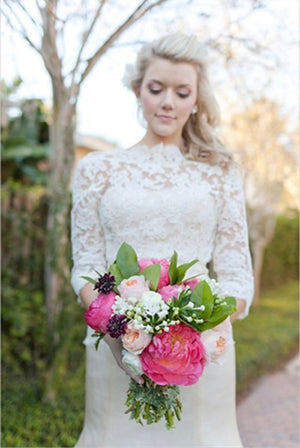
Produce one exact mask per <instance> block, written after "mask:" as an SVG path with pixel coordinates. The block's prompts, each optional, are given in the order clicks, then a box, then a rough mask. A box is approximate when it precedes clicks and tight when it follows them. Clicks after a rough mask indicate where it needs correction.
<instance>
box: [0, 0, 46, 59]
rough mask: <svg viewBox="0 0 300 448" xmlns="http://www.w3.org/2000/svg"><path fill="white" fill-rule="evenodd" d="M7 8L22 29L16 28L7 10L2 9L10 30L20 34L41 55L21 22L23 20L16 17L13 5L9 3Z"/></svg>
mask: <svg viewBox="0 0 300 448" xmlns="http://www.w3.org/2000/svg"><path fill="white" fill-rule="evenodd" d="M6 6H7V8H8V9H9V10H10V12H11V13H12V14H13V16H14V18H15V19H16V21H17V22H18V24H19V26H20V28H16V26H15V25H14V24H13V23H12V21H11V19H10V17H9V16H8V14H6V12H5V10H3V9H2V14H3V15H4V16H5V18H6V20H7V23H8V25H9V26H10V28H11V29H12V30H14V31H16V32H17V33H18V34H20V36H21V37H22V38H23V39H25V40H26V41H27V42H28V43H29V45H30V46H31V47H32V48H33V49H34V50H35V51H37V52H38V53H39V54H41V50H40V49H39V48H38V47H37V46H36V45H35V44H34V43H33V41H32V40H31V39H30V37H29V36H28V34H27V33H26V30H25V28H24V26H23V24H22V22H21V20H20V19H19V17H18V16H17V15H16V13H15V11H14V9H13V8H12V7H11V5H10V4H9V3H6Z"/></svg>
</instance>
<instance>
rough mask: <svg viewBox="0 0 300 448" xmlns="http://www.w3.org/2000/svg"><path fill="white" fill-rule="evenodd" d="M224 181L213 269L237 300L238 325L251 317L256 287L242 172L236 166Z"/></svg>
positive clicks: (232, 318)
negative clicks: (249, 315) (240, 321)
mask: <svg viewBox="0 0 300 448" xmlns="http://www.w3.org/2000/svg"><path fill="white" fill-rule="evenodd" d="M222 179H223V184H222V187H221V191H220V203H219V212H218V223H217V232H216V236H215V245H214V252H213V267H214V270H215V272H216V274H217V279H218V283H219V284H220V287H221V288H222V289H223V291H224V292H225V293H226V294H228V295H231V296H234V297H236V299H237V309H238V311H237V312H236V313H235V314H233V315H232V316H231V321H234V320H235V319H243V318H244V317H245V316H247V314H248V311H249V307H250V305H251V302H252V298H253V289H254V284H253V275H252V265H251V257H250V251H249V243H248V229H247V221H246V210H245V200H244V193H243V185H242V179H241V174H240V170H239V168H238V167H237V166H236V165H235V164H232V165H231V166H229V168H228V172H227V173H226V172H224V176H223V177H222Z"/></svg>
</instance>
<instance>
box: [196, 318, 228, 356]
mask: <svg viewBox="0 0 300 448" xmlns="http://www.w3.org/2000/svg"><path fill="white" fill-rule="evenodd" d="M201 340H202V342H203V344H204V347H205V359H206V361H207V362H208V363H209V362H212V363H214V364H222V363H223V362H224V361H225V359H226V354H227V352H228V349H229V346H230V345H233V344H234V341H233V338H232V326H231V322H230V318H227V319H226V320H224V322H222V323H221V324H219V325H217V326H216V327H214V328H212V329H211V330H206V331H204V332H203V333H202V336H201Z"/></svg>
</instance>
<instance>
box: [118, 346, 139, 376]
mask: <svg viewBox="0 0 300 448" xmlns="http://www.w3.org/2000/svg"><path fill="white" fill-rule="evenodd" d="M122 362H123V364H124V365H125V366H127V367H128V368H129V369H130V370H131V371H132V372H133V373H134V374H135V375H142V373H143V369H142V365H141V360H140V357H139V356H137V355H133V354H132V353H129V352H128V351H127V350H122Z"/></svg>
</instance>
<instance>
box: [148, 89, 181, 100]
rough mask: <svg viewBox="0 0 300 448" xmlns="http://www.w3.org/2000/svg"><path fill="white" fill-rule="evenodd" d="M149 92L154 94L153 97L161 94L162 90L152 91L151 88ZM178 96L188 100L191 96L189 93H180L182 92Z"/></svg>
mask: <svg viewBox="0 0 300 448" xmlns="http://www.w3.org/2000/svg"><path fill="white" fill-rule="evenodd" d="M149 91H150V93H152V94H153V95H158V94H159V93H160V92H161V89H159V90H156V89H151V88H149ZM177 95H178V96H179V97H180V98H187V97H188V96H189V94H188V93H180V92H178V93H177Z"/></svg>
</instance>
